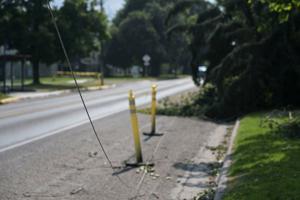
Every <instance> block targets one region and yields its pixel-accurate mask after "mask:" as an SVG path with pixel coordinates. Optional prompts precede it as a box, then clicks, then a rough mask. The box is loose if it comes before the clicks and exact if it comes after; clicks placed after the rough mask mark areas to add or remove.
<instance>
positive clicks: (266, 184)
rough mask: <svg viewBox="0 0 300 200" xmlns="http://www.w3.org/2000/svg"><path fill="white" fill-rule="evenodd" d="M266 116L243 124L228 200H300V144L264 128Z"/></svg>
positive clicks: (234, 159) (239, 135)
mask: <svg viewBox="0 0 300 200" xmlns="http://www.w3.org/2000/svg"><path fill="white" fill-rule="evenodd" d="M262 115H263V114H262V113H260V114H252V115H249V116H247V117H245V118H244V119H242V121H241V125H240V128H239V132H238V136H237V138H236V141H235V146H234V154H233V165H232V166H231V168H230V171H229V172H230V182H229V189H228V190H227V192H226V195H225V198H224V200H243V199H247V200H248V199H249V200H260V199H261V200H273V199H274V200H277V199H278V200H279V199H282V200H287V199H300V190H299V188H300V181H299V180H300V159H299V155H300V140H299V139H293V140H292V139H287V138H284V137H282V136H280V135H278V134H274V133H273V132H272V131H271V130H270V129H269V128H266V127H264V128H263V127H261V126H260V122H261V121H260V120H261V117H262Z"/></svg>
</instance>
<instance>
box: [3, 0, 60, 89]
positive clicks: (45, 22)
mask: <svg viewBox="0 0 300 200" xmlns="http://www.w3.org/2000/svg"><path fill="white" fill-rule="evenodd" d="M0 9H1V11H0V13H1V15H2V16H1V21H0V24H1V29H0V32H1V33H0V36H1V39H0V42H1V44H4V45H8V47H9V48H13V49H17V50H18V51H19V53H21V54H29V55H31V62H32V63H33V81H34V83H36V84H39V83H40V81H39V63H40V62H41V61H43V62H45V63H51V62H53V61H54V60H55V50H54V49H55V45H54V44H55V34H54V31H53V27H52V24H51V19H50V17H49V12H48V9H47V1H46V0H32V1H21V0H16V1H5V0H4V1H2V2H1V7H0Z"/></svg>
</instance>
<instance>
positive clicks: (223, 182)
mask: <svg viewBox="0 0 300 200" xmlns="http://www.w3.org/2000/svg"><path fill="white" fill-rule="evenodd" d="M239 126H240V120H239V119H238V120H237V121H236V122H235V125H234V128H233V131H232V134H231V138H230V143H229V146H228V150H227V153H226V156H225V159H224V163H223V166H222V168H221V170H220V175H219V176H218V178H217V189H216V194H215V198H214V200H221V199H222V197H223V195H224V193H225V189H226V188H227V181H228V177H227V175H228V170H229V167H230V165H231V163H232V151H233V144H234V140H235V138H236V135H237V132H238V129H239Z"/></svg>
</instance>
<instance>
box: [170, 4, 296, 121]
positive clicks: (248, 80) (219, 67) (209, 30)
mask: <svg viewBox="0 0 300 200" xmlns="http://www.w3.org/2000/svg"><path fill="white" fill-rule="evenodd" d="M180 4H181V6H180ZM298 4H299V3H298V2H297V1H294V0H287V1H280V0H251V1H246V0H237V1H236V0H234V1H233V0H220V1H218V3H217V4H216V5H212V4H209V3H205V2H203V1H184V2H181V3H179V4H178V5H177V6H175V7H174V8H173V10H172V11H171V12H170V17H169V18H171V17H172V15H175V14H178V13H182V11H183V10H182V9H183V8H184V9H185V11H184V12H185V13H187V16H188V17H189V16H191V15H192V14H191V11H189V9H187V8H190V6H191V5H192V8H194V7H201V8H202V11H201V10H200V11H199V12H198V13H197V20H196V22H194V23H190V24H178V25H177V26H174V27H172V28H171V29H170V32H173V31H176V30H186V31H188V32H189V33H190V34H191V35H192V42H191V48H190V49H191V52H192V54H193V59H192V67H193V75H194V80H195V82H196V83H198V82H197V67H198V65H199V64H202V63H206V64H207V65H208V77H207V80H206V82H210V83H212V84H213V85H215V86H216V89H217V90H216V91H217V92H216V97H217V98H216V100H215V102H214V104H213V106H211V109H210V110H209V111H208V112H207V114H208V115H210V116H223V117H225V116H232V115H239V114H241V113H245V112H249V111H252V110H254V109H263V108H266V107H273V106H286V105H295V106H299V104H300V103H299V102H300V95H299V92H300V81H299V80H300V79H299V78H300V71H299V69H300V58H299V55H300V54H299V51H300V45H299V44H300V43H299V41H300V37H299V36H300V34H299V33H300V23H299V22H300V21H299V20H300V13H299V5H298ZM182 5H186V6H182ZM180 7H181V8H180Z"/></svg>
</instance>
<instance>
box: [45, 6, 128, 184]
mask: <svg viewBox="0 0 300 200" xmlns="http://www.w3.org/2000/svg"><path fill="white" fill-rule="evenodd" d="M47 6H48V10H49V12H50V15H51V18H52V22H53V24H54V27H55V30H56V33H57V36H58V39H59V42H60V45H61V48H62V50H63V53H64V56H65V59H66V62H67V65H68V68H69V70H70V72H71V74H72V78H73V79H74V82H75V86H76V88H77V91H78V94H79V96H80V99H81V102H82V105H83V107H84V110H85V112H86V114H87V117H88V120H89V122H90V125H91V127H92V129H93V133H94V134H95V136H96V138H97V141H98V144H99V146H100V148H101V150H102V152H103V154H104V156H105V158H106V160H107V161H108V163H109V165H110V167H111V169H112V170H113V171H114V166H113V164H112V162H111V160H110V158H109V157H108V154H107V152H106V150H105V148H104V146H103V144H102V142H101V140H100V137H99V135H98V133H97V131H96V129H95V125H94V123H93V121H92V118H91V115H90V113H89V110H88V108H87V106H86V103H85V101H84V98H83V96H82V92H81V90H80V87H79V85H78V82H77V79H76V76H75V73H74V70H73V67H72V65H71V62H70V59H69V56H68V53H67V50H66V48H65V45H64V42H63V40H62V37H61V34H60V31H59V28H58V25H57V23H56V20H55V16H54V13H53V11H52V7H51V5H50V1H49V0H47ZM116 176H117V178H118V179H119V181H120V182H121V183H122V184H123V185H125V186H126V187H128V188H131V187H130V186H128V185H127V184H126V183H125V182H124V181H123V180H122V179H121V178H120V177H119V176H118V175H116Z"/></svg>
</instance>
